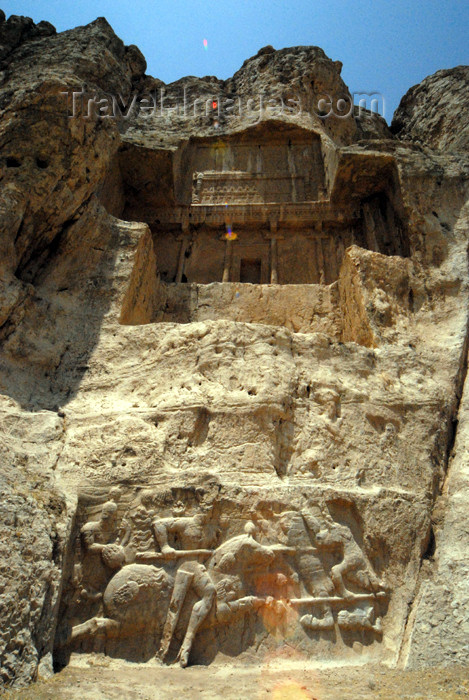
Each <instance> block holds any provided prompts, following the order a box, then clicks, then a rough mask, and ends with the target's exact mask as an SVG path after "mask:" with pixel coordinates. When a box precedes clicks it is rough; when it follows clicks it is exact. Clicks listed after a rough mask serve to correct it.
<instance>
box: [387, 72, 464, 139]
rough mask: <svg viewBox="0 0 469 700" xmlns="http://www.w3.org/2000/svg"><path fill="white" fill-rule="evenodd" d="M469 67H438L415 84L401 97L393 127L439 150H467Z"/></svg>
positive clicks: (399, 135) (398, 133)
mask: <svg viewBox="0 0 469 700" xmlns="http://www.w3.org/2000/svg"><path fill="white" fill-rule="evenodd" d="M468 84H469V66H457V67H456V68H449V69H447V70H439V71H437V72H436V73H434V74H433V75H430V76H428V78H425V80H422V82H421V83H419V84H418V85H414V86H413V87H412V88H410V90H409V91H408V92H407V93H406V94H405V95H404V97H403V98H402V100H401V102H400V104H399V107H398V109H397V111H396V113H395V115H394V118H393V121H392V125H391V130H392V131H393V133H395V134H396V135H397V136H398V137H399V138H400V139H408V140H410V141H414V142H415V143H419V144H422V145H425V146H429V147H430V148H435V149H438V150H440V151H444V152H448V151H450V152H451V151H461V152H467V149H468V146H469V125H468V124H467V118H466V116H465V115H466V114H467V109H468V107H469V104H468V100H469V98H468Z"/></svg>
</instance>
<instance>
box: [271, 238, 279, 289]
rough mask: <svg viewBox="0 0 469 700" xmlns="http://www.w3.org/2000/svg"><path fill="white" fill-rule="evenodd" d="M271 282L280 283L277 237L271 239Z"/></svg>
mask: <svg viewBox="0 0 469 700" xmlns="http://www.w3.org/2000/svg"><path fill="white" fill-rule="evenodd" d="M270 284H278V247H277V239H276V238H271V239H270Z"/></svg>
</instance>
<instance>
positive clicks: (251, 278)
mask: <svg viewBox="0 0 469 700" xmlns="http://www.w3.org/2000/svg"><path fill="white" fill-rule="evenodd" d="M261 270H262V263H261V260H260V259H259V258H258V259H255V260H246V259H245V260H241V265H240V268H239V281H240V282H247V283H249V284H260V283H261Z"/></svg>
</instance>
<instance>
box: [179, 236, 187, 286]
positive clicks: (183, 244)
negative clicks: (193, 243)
mask: <svg viewBox="0 0 469 700" xmlns="http://www.w3.org/2000/svg"><path fill="white" fill-rule="evenodd" d="M188 243H189V237H188V236H184V237H183V238H181V247H180V248H179V259H178V269H177V272H176V282H177V283H178V284H179V283H180V282H181V281H182V276H183V274H184V262H185V259H186V257H185V256H186V250H187V245H188Z"/></svg>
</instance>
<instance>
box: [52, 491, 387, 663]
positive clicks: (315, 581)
mask: <svg viewBox="0 0 469 700" xmlns="http://www.w3.org/2000/svg"><path fill="white" fill-rule="evenodd" d="M176 491H177V490H176V489H173V490H172V491H168V490H166V491H161V490H158V489H155V490H145V491H141V490H136V491H129V490H128V491H126V492H125V493H121V491H120V490H119V489H113V490H111V491H110V492H108V494H107V495H104V496H103V495H101V496H100V497H99V499H98V500H99V501H101V503H97V502H96V500H97V499H96V497H94V496H93V493H92V492H88V493H87V494H85V495H83V496H82V498H81V500H80V506H79V517H78V520H77V530H76V538H75V548H74V551H73V552H72V553H71V555H72V557H71V565H70V570H69V577H68V580H67V581H66V584H65V587H64V594H63V597H62V611H61V615H60V619H61V620H62V623H61V627H60V628H59V630H58V635H57V657H58V658H59V659H60V658H62V659H63V660H64V659H66V658H67V656H68V655H69V654H70V653H71V652H73V651H75V652H76V651H87V652H91V651H101V652H102V651H104V652H105V653H110V654H111V655H115V656H121V657H124V658H130V659H134V660H148V659H149V658H151V657H152V656H156V657H158V658H159V659H160V660H161V662H162V663H166V662H170V661H172V660H174V659H175V658H177V660H178V661H179V663H180V664H181V665H182V666H186V665H187V664H188V663H189V662H190V660H191V655H192V654H193V653H194V649H196V651H195V658H198V659H200V658H201V656H202V657H203V658H204V659H205V661H207V658H208V657H209V660H210V659H212V658H214V657H215V655H216V653H217V652H218V651H223V650H224V649H225V650H226V648H227V645H228V646H230V649H231V652H232V653H233V651H235V652H236V653H241V652H242V651H244V650H245V649H246V648H248V647H249V646H251V645H253V644H255V643H256V640H259V639H261V638H265V639H267V640H268V639H271V640H274V641H275V639H276V638H277V636H278V633H279V630H280V631H282V630H283V631H282V634H283V635H285V634H286V633H287V632H286V630H288V634H289V635H290V636H291V639H292V640H295V643H296V644H298V645H300V646H303V647H305V646H306V647H309V648H310V651H311V654H312V655H313V656H314V644H315V640H316V642H317V635H320V636H321V635H325V637H324V638H325V639H326V640H328V644H332V643H334V641H336V639H337V636H338V635H339V636H340V635H342V636H344V637H345V638H346V639H348V641H350V639H352V640H353V636H354V635H355V636H356V638H357V639H360V640H362V641H363V639H364V638H365V637H366V638H367V640H368V641H367V643H368V644H372V643H378V644H379V643H380V641H381V639H382V632H383V626H382V617H383V615H384V614H385V612H386V610H387V605H388V599H389V592H388V590H387V587H386V585H385V583H384V582H383V581H382V580H381V579H380V578H379V577H378V575H377V574H376V572H375V571H374V569H373V567H372V565H371V563H370V561H369V559H368V557H367V555H366V553H365V552H364V551H363V548H362V547H361V546H360V544H359V541H357V539H356V535H355V534H354V532H352V525H353V524H352V525H351V524H350V523H345V522H337V521H335V520H334V518H333V517H332V516H331V514H330V512H329V510H328V508H327V506H326V505H325V504H324V503H321V502H319V501H318V502H316V503H311V504H310V505H309V506H308V507H307V508H304V509H302V508H298V509H293V508H292V507H291V505H289V504H287V503H285V504H282V503H280V502H277V501H276V502H275V503H272V504H269V503H264V504H263V506H262V508H261V509H259V510H257V509H256V510H255V511H253V510H252V508H251V507H250V506H249V504H248V503H247V502H245V503H243V502H242V501H241V502H240V501H239V500H238V501H237V502H234V501H229V500H228V501H227V500H224V501H223V502H222V501H221V500H219V499H217V498H216V497H213V494H212V495H211V496H210V495H207V493H205V492H204V491H203V489H198V490H197V489H194V488H192V489H191V488H190V487H188V488H186V489H179V492H176ZM103 499H104V502H103ZM240 620H241V621H242V624H241V625H240ZM350 635H352V637H350ZM228 638H229V640H230V641H229V643H228ZM202 642H203V643H202ZM197 647H198V650H197ZM207 649H209V651H207ZM201 650H202V651H201ZM207 654H208V657H207Z"/></svg>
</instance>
